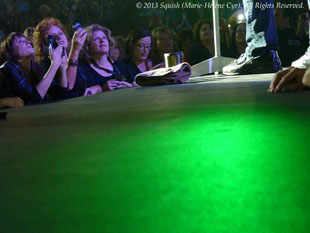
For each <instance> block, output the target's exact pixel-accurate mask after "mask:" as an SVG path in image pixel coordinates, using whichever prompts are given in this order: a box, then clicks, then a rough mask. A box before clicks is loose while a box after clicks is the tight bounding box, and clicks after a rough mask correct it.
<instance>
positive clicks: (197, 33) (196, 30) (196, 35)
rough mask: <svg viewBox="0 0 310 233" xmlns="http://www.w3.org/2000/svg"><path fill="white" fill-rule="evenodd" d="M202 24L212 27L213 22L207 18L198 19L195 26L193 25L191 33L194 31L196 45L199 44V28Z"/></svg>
mask: <svg viewBox="0 0 310 233" xmlns="http://www.w3.org/2000/svg"><path fill="white" fill-rule="evenodd" d="M204 24H208V25H210V27H211V28H213V24H212V22H211V21H210V20H208V19H201V20H199V21H198V22H197V23H196V24H195V26H194V29H193V33H194V41H195V43H196V44H197V45H200V44H201V40H200V28H201V27H202V25H204Z"/></svg>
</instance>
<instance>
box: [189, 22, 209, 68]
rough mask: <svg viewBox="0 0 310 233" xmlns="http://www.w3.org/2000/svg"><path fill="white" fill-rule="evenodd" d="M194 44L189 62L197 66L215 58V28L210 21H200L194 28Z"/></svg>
mask: <svg viewBox="0 0 310 233" xmlns="http://www.w3.org/2000/svg"><path fill="white" fill-rule="evenodd" d="M193 33H194V42H195V46H194V47H193V49H192V51H191V53H190V57H189V62H190V64H191V65H195V64H197V63H199V62H202V61H204V60H206V59H209V58H211V57H213V56H214V41H213V26H212V22H211V21H209V20H206V19H204V20H199V21H198V23H196V25H195V26H194V30H193Z"/></svg>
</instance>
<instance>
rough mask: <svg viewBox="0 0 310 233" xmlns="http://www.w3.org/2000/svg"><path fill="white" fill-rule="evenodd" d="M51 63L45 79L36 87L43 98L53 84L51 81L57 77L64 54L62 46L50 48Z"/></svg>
mask: <svg viewBox="0 0 310 233" xmlns="http://www.w3.org/2000/svg"><path fill="white" fill-rule="evenodd" d="M49 53H50V59H51V65H50V67H49V69H48V70H47V72H46V74H45V75H44V77H43V79H42V80H41V81H40V82H39V83H38V84H37V85H36V89H37V91H38V93H39V94H40V96H41V98H44V96H45V95H46V93H47V90H48V89H49V87H50V86H51V83H52V81H53V79H54V77H55V74H56V72H57V70H58V68H59V66H60V63H61V54H62V47H61V46H58V47H57V48H56V49H54V50H53V49H52V48H51V47H50V49H49Z"/></svg>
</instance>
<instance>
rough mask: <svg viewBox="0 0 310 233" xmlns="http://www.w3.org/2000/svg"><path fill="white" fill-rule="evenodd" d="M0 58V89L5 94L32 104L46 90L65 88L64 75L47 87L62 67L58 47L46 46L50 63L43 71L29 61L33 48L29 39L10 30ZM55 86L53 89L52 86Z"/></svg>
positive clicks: (41, 99)
mask: <svg viewBox="0 0 310 233" xmlns="http://www.w3.org/2000/svg"><path fill="white" fill-rule="evenodd" d="M1 47H2V49H1V50H2V51H3V52H2V53H3V54H2V59H3V60H6V62H5V63H4V64H3V65H2V66H1V67H0V69H1V72H2V74H3V89H4V92H5V94H6V96H7V97H12V96H17V97H20V98H21V99H22V100H23V102H24V103H25V104H33V103H37V102H41V101H43V100H45V99H46V94H47V92H51V90H52V89H53V90H54V91H55V92H57V91H61V90H62V89H65V88H67V79H66V76H62V77H61V78H60V79H59V80H57V81H56V82H55V86H54V88H51V86H52V82H53V81H54V77H55V74H56V72H57V70H58V68H59V67H65V63H66V62H65V60H64V59H63V58H62V57H61V53H62V47H61V46H59V47H58V48H56V49H52V48H51V47H49V48H48V50H49V54H50V55H49V59H50V66H49V67H48V69H47V71H46V72H43V71H42V69H41V68H40V66H39V64H38V63H36V62H35V61H33V59H32V58H33V55H34V50H33V47H32V45H31V43H30V41H29V40H28V39H27V38H26V37H25V36H24V35H23V34H21V33H17V32H12V33H10V34H9V35H8V36H7V37H6V39H5V40H4V41H3V43H2V45H1ZM56 89H57V90H56Z"/></svg>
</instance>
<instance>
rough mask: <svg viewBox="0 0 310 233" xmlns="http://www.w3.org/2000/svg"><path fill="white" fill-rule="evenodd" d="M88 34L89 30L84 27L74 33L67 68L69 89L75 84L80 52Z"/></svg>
mask: <svg viewBox="0 0 310 233" xmlns="http://www.w3.org/2000/svg"><path fill="white" fill-rule="evenodd" d="M86 36H87V32H86V31H85V30H84V29H82V28H79V29H78V30H77V31H76V32H75V33H74V35H73V38H72V46H71V50H70V53H69V58H68V65H67V69H66V73H67V79H68V84H69V86H68V89H69V90H72V89H73V87H74V85H75V80H76V73H77V65H78V59H79V54H80V51H81V49H82V47H83V44H84V42H85V40H86Z"/></svg>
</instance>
